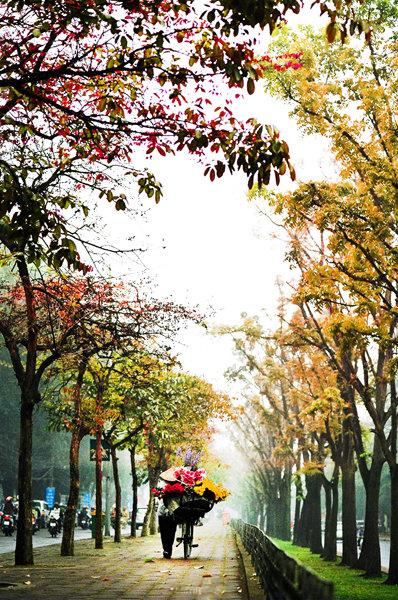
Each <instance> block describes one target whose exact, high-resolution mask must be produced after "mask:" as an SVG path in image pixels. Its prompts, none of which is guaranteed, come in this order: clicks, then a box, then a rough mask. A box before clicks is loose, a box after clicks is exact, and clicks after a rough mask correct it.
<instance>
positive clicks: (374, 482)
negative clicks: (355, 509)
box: [356, 438, 383, 577]
mask: <svg viewBox="0 0 398 600" xmlns="http://www.w3.org/2000/svg"><path fill="white" fill-rule="evenodd" d="M377 444H378V441H377V438H375V446H374V450H375V448H376V446H377ZM382 468H383V462H382V461H380V460H376V457H375V454H373V459H372V465H371V467H370V470H369V476H368V478H367V482H366V483H365V482H364V483H365V492H366V504H365V530H364V535H363V543H362V549H361V554H360V557H359V559H358V561H357V564H356V567H357V568H358V569H363V570H364V571H365V574H366V575H367V576H368V577H378V576H380V574H381V558H380V542H379V491H380V477H381V470H382Z"/></svg>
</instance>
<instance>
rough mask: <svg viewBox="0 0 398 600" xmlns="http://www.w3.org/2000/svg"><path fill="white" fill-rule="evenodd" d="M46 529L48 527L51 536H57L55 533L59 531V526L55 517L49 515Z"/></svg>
mask: <svg viewBox="0 0 398 600" xmlns="http://www.w3.org/2000/svg"><path fill="white" fill-rule="evenodd" d="M47 529H48V531H49V533H50V535H51V537H53V538H56V537H57V535H58V533H59V531H60V528H59V523H58V521H57V519H56V518H55V517H50V520H49V521H48V526H47Z"/></svg>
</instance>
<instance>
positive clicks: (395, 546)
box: [386, 465, 398, 585]
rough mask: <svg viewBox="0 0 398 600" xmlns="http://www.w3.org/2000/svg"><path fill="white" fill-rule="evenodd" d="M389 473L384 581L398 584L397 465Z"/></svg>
mask: <svg viewBox="0 0 398 600" xmlns="http://www.w3.org/2000/svg"><path fill="white" fill-rule="evenodd" d="M390 474H391V530H390V564H389V569H388V578H387V581H386V583H388V584H390V585H397V584H398V465H395V467H391V468H390Z"/></svg>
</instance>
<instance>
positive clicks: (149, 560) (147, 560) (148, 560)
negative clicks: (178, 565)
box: [144, 558, 155, 563]
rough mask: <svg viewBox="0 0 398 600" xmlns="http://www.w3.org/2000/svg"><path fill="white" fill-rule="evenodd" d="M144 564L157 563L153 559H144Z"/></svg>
mask: <svg viewBox="0 0 398 600" xmlns="http://www.w3.org/2000/svg"><path fill="white" fill-rule="evenodd" d="M144 562H145V563H148V562H155V561H154V560H153V558H144Z"/></svg>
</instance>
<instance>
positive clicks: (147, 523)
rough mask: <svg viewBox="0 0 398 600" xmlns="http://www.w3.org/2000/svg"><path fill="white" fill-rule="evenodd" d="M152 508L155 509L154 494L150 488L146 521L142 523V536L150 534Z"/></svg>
mask: <svg viewBox="0 0 398 600" xmlns="http://www.w3.org/2000/svg"><path fill="white" fill-rule="evenodd" d="M152 510H153V494H152V492H151V490H149V500H148V505H147V509H146V513H145V517H144V522H143V524H142V530H141V537H146V536H147V535H149V530H150V520H151V513H152Z"/></svg>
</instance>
